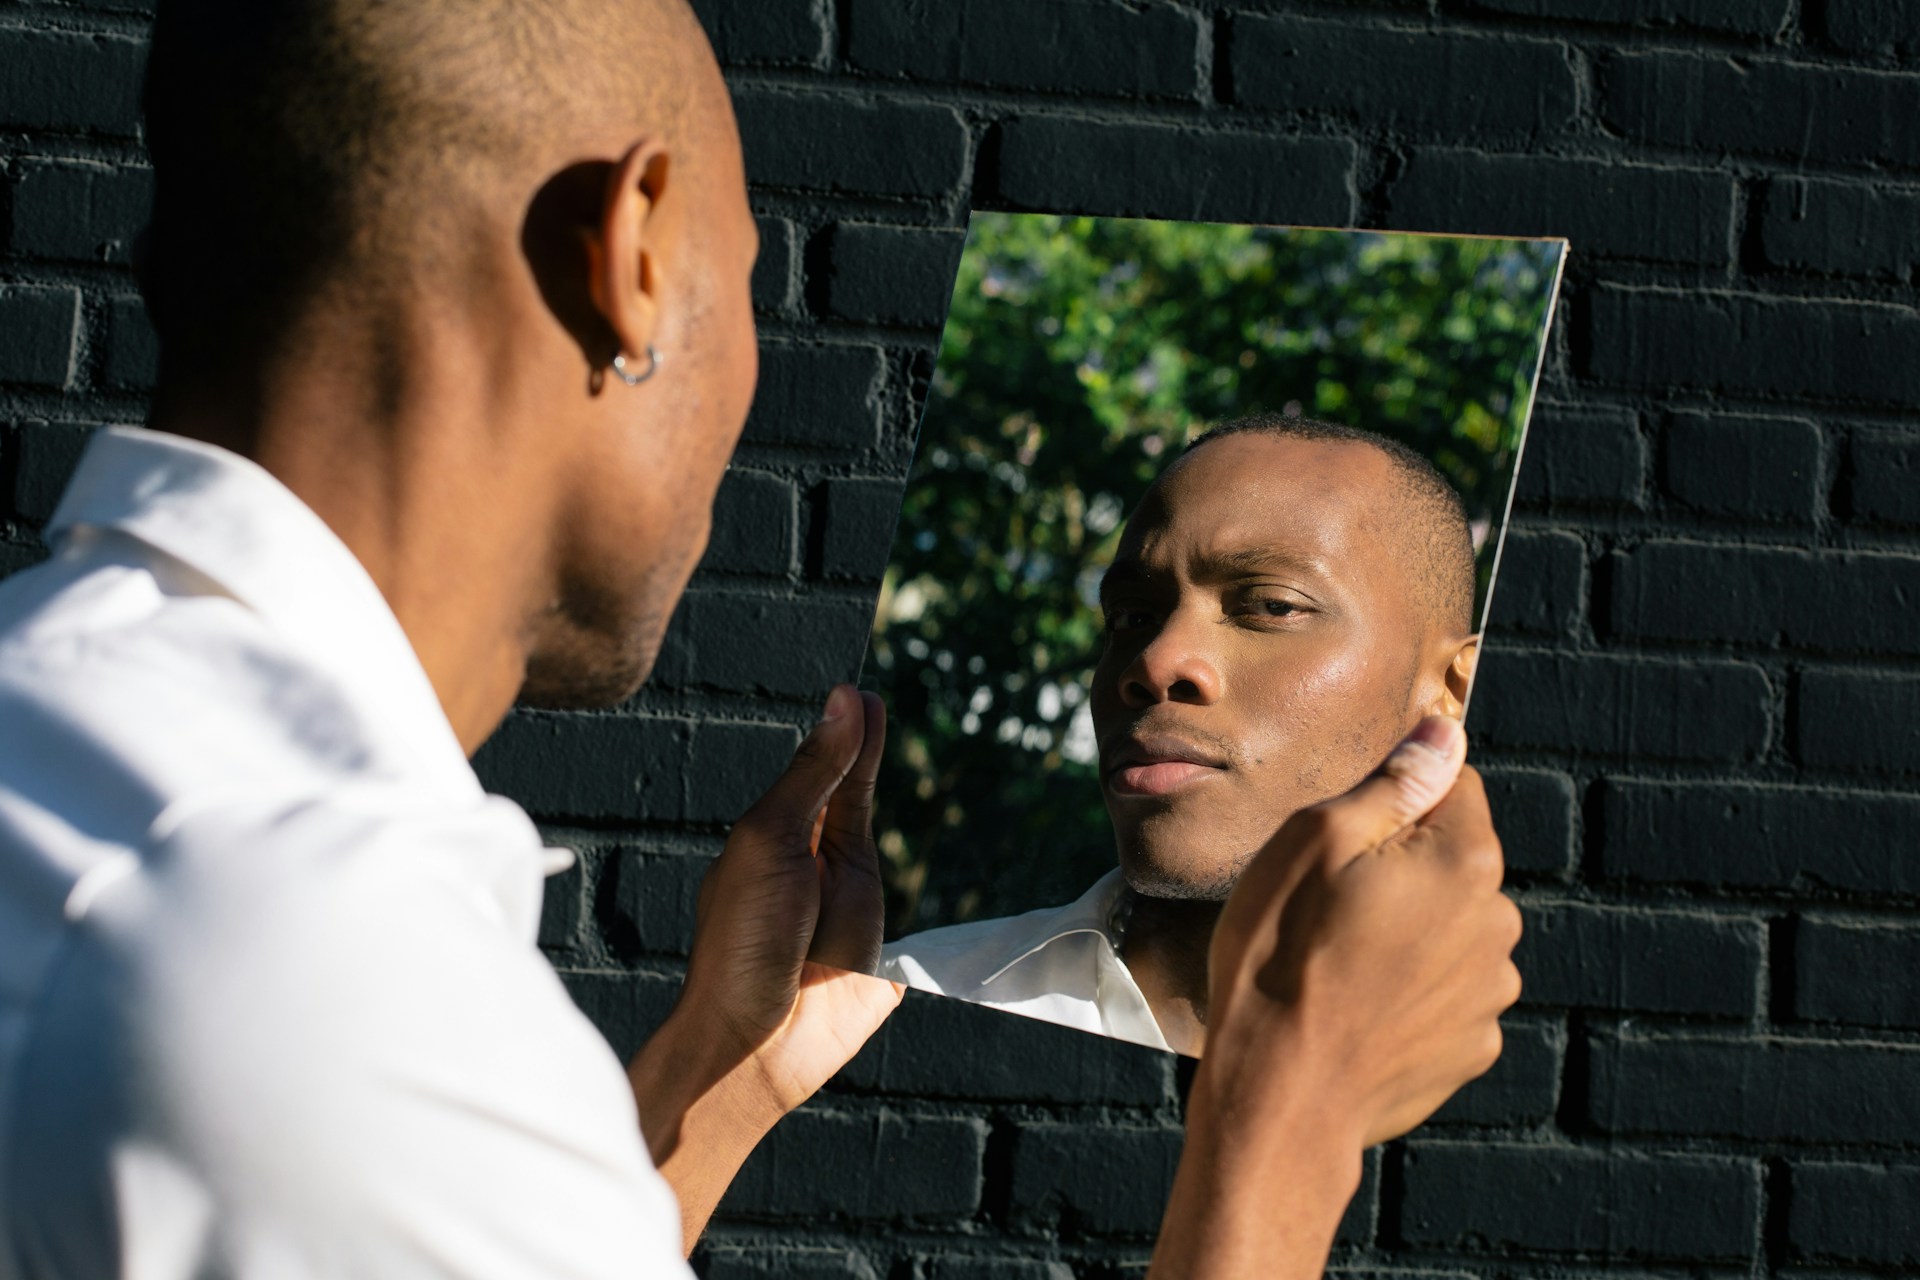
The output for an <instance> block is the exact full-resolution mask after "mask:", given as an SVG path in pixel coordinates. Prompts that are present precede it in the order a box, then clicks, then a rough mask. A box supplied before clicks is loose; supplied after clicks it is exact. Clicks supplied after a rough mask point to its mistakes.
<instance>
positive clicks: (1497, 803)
mask: <svg viewBox="0 0 1920 1280" xmlns="http://www.w3.org/2000/svg"><path fill="white" fill-rule="evenodd" d="M1469 728H1470V729H1471V728H1472V726H1469ZM1481 779H1482V781H1484V782H1485V783H1486V787H1487V805H1488V807H1489V808H1490V809H1492V811H1493V825H1494V829H1495V830H1496V831H1498V832H1499V833H1500V844H1501V847H1502V848H1503V849H1504V850H1505V852H1506V859H1507V870H1509V871H1522V872H1534V873H1537V874H1543V875H1552V876H1564V875H1567V874H1568V873H1570V872H1571V871H1572V869H1573V832H1574V827H1575V820H1574V813H1575V803H1574V795H1573V779H1571V778H1569V777H1567V776H1566V775H1565V774H1563V773H1551V772H1548V771H1546V770H1544V769H1497V768H1488V769H1486V770H1485V772H1484V773H1482V775H1481Z"/></svg>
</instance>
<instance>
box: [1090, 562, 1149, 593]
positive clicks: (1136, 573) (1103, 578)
mask: <svg viewBox="0 0 1920 1280" xmlns="http://www.w3.org/2000/svg"><path fill="white" fill-rule="evenodd" d="M1153 576H1154V575H1153V572H1152V571H1151V570H1149V569H1148V568H1147V566H1145V565H1144V564H1141V563H1140V562H1139V561H1138V560H1136V559H1134V558H1133V557H1131V556H1128V557H1127V558H1126V559H1123V560H1115V561H1114V562H1113V563H1112V564H1110V565H1108V566H1107V571H1106V572H1105V573H1103V574H1101V575H1100V600H1101V602H1102V603H1105V602H1106V599H1107V597H1108V596H1110V595H1111V594H1113V592H1114V591H1116V590H1118V589H1119V588H1121V587H1135V586H1139V585H1141V584H1142V583H1145V582H1147V581H1149V580H1150V579H1151V578H1152V577H1153Z"/></svg>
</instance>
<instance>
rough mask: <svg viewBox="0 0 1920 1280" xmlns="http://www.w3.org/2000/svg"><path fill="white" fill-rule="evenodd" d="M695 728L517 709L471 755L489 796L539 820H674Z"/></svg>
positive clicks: (673, 722)
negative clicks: (493, 794) (494, 794)
mask: <svg viewBox="0 0 1920 1280" xmlns="http://www.w3.org/2000/svg"><path fill="white" fill-rule="evenodd" d="M692 733H693V726H692V725H691V724H689V723H688V722H687V721H684V720H667V719H653V718H643V717H637V716H626V715H620V716H614V715H582V714H577V713H567V712H550V711H524V710H521V711H515V712H514V713H513V714H511V715H509V716H508V717H507V719H506V721H505V722H504V723H502V724H501V726H500V728H499V729H498V730H497V731H495V733H494V735H493V737H491V738H489V739H488V740H487V742H486V745H484V746H483V747H481V748H480V750H479V752H478V753H477V754H476V755H475V756H474V758H473V766H474V769H475V771H477V772H478V773H479V775H480V781H481V782H482V784H483V785H485V786H486V788H487V789H488V790H489V791H496V792H499V793H500V794H501V795H504V796H508V797H510V798H511V799H514V800H517V801H518V802H519V803H520V804H521V805H522V806H523V807H524V808H526V809H527V810H528V812H530V813H532V814H534V815H535V816H537V817H542V818H643V817H644V818H653V819H655V820H661V821H666V820H672V819H675V818H678V817H679V816H680V815H681V812H682V810H683V808H684V805H683V803H682V797H681V791H682V789H683V781H684V771H685V768H686V765H685V757H686V751H687V747H688V744H689V742H690V741H691V739H692Z"/></svg>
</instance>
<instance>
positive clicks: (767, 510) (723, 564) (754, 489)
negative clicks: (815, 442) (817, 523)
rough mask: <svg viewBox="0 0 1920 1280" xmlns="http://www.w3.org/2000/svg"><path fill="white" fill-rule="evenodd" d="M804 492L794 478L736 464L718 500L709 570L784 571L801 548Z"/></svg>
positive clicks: (704, 562) (702, 564) (702, 563)
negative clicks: (795, 484) (801, 495)
mask: <svg viewBox="0 0 1920 1280" xmlns="http://www.w3.org/2000/svg"><path fill="white" fill-rule="evenodd" d="M799 513H800V494H799V491H798V490H797V489H795V487H794V484H793V481H791V480H789V479H786V478H785V477H783V476H779V475H772V474H769V473H767V472H764V471H747V470H743V469H741V468H739V467H735V468H733V469H732V470H730V471H728V472H727V475H726V478H725V479H724V480H722V481H721V483H720V492H719V494H718V495H717V496H716V497H715V499H714V504H713V533H712V535H711V537H710V538H709V539H708V542H707V554H706V556H705V557H704V558H703V559H702V560H701V561H700V567H701V568H703V569H720V570H724V571H727V572H730V573H766V574H784V573H788V572H790V571H791V570H792V568H793V565H794V561H795V558H796V557H795V551H796V548H797V546H798V542H797V538H798V529H799V519H800V514H799Z"/></svg>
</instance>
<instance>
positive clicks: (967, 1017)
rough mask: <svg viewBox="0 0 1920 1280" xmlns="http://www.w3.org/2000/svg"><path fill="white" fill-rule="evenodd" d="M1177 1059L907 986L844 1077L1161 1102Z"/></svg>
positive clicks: (1011, 1095)
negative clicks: (895, 1007)
mask: <svg viewBox="0 0 1920 1280" xmlns="http://www.w3.org/2000/svg"><path fill="white" fill-rule="evenodd" d="M1173 1063H1174V1059H1173V1058H1171V1057H1169V1056H1168V1055H1167V1054H1165V1053H1162V1052H1160V1051H1158V1050H1155V1049H1148V1048H1144V1047H1142V1046H1140V1045H1134V1044H1128V1043H1126V1042H1125V1041H1121V1040H1109V1039H1107V1038H1105V1037H1102V1036H1093V1035H1088V1034H1087V1033H1086V1032H1084V1031H1077V1030H1074V1029H1073V1028H1070V1027H1061V1026H1056V1025H1054V1024H1052V1023H1049V1022H1043V1021H1041V1020H1039V1019H1037V1018H1023V1017H1013V1016H1009V1015H1008V1014H1006V1013H1004V1012H1002V1011H1001V1010H998V1009H987V1008H983V1007H981V1006H979V1005H973V1004H968V1003H967V1002H966V1001H964V1000H949V999H944V998H942V997H939V996H930V995H924V994H921V993H920V992H916V991H909V992H908V993H907V998H906V1000H905V1002H904V1003H903V1004H902V1005H901V1006H900V1009H899V1011H898V1012H896V1013H895V1014H894V1015H893V1016H892V1017H891V1018H889V1019H887V1021H886V1023H885V1025H883V1026H882V1027H881V1028H880V1030H879V1032H878V1033H876V1034H875V1035H874V1037H873V1038H872V1039H871V1040H869V1041H868V1042H867V1046H866V1048H865V1049H863V1050H861V1052H860V1054H859V1056H858V1057H856V1058H855V1059H854V1060H853V1061H852V1062H851V1063H849V1064H848V1065H847V1066H846V1067H845V1068H844V1069H842V1071H841V1072H840V1075H839V1076H838V1077H837V1079H838V1080H839V1081H840V1082H841V1083H842V1084H843V1085H846V1086H848V1087H850V1088H854V1089H858V1090H861V1091H863V1092H879V1093H896V1094H911V1095H913V1096H915V1097H921V1098H952V1099H960V1100H964V1101H971V1102H1034V1103H1051V1104H1083V1105H1085V1104H1101V1105H1106V1106H1124V1107H1158V1106H1164V1105H1167V1104H1168V1103H1169V1102H1170V1101H1171V1100H1172V1098H1173Z"/></svg>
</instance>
